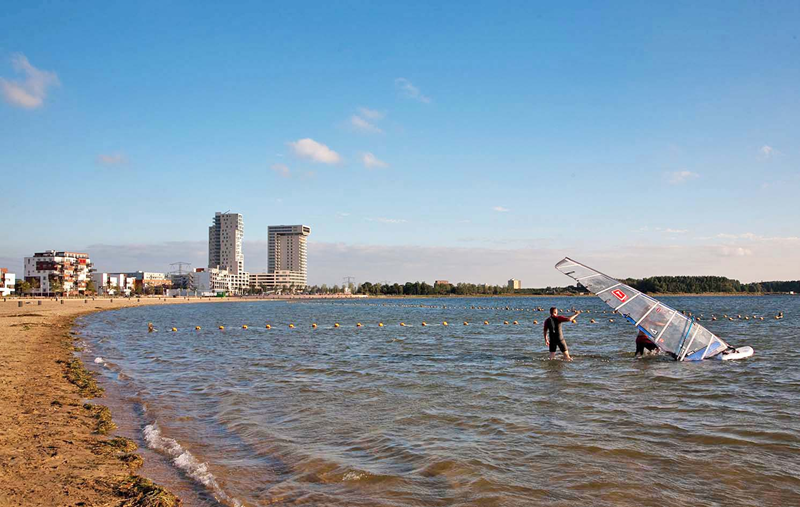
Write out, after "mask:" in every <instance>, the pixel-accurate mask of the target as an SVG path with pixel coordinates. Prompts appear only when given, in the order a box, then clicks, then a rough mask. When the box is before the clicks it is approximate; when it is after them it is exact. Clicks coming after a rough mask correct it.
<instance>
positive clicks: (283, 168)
mask: <svg viewBox="0 0 800 507" xmlns="http://www.w3.org/2000/svg"><path fill="white" fill-rule="evenodd" d="M270 169H272V170H273V171H275V172H276V173H278V174H279V175H281V176H282V177H284V178H289V177H291V175H292V172H291V171H290V170H289V166H287V165H286V164H272V165H271V166H270Z"/></svg>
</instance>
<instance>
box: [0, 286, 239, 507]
mask: <svg viewBox="0 0 800 507" xmlns="http://www.w3.org/2000/svg"><path fill="white" fill-rule="evenodd" d="M199 301H201V300H200V299H199V298H189V299H184V298H174V299H156V298H141V299H140V300H138V301H137V299H130V300H126V299H113V300H109V299H100V298H98V299H96V300H92V299H88V300H83V299H80V300H65V301H64V302H63V304H62V303H61V302H60V301H54V300H41V304H39V300H23V301H22V302H23V306H22V307H20V306H19V304H18V303H19V301H18V300H15V299H9V300H7V301H0V505H3V506H26V507H27V506H56V505H64V506H66V505H70V506H72V505H83V506H99V505H125V506H134V505H141V504H142V503H141V502H142V501H143V498H144V496H145V495H150V497H153V496H154V495H162V496H161V497H160V498H161V499H162V500H163V501H164V502H165V503H162V504H159V505H174V504H176V503H173V504H170V503H166V502H168V501H169V493H168V492H166V491H161V490H159V488H158V487H157V486H155V485H152V483H149V482H148V481H146V480H141V479H140V478H139V476H137V475H135V474H136V470H137V469H138V468H139V467H140V466H141V457H140V456H139V455H137V454H135V453H136V451H135V450H134V449H133V447H134V446H135V444H133V442H132V441H129V440H126V439H121V438H119V439H114V438H113V423H111V422H110V421H109V420H108V416H109V415H110V414H109V413H108V411H107V410H105V411H104V410H103V406H102V405H101V403H102V392H101V391H97V390H96V388H95V387H94V386H93V385H92V384H93V382H92V377H91V375H88V372H86V370H84V369H83V367H82V365H81V364H80V361H77V360H75V356H74V351H75V340H74V336H73V335H72V333H71V327H72V324H73V321H74V319H75V318H77V317H78V316H80V315H85V314H87V313H92V312H97V311H102V310H108V309H119V308H125V307H131V306H143V305H167V304H169V305H172V304H185V303H197V302H199ZM202 301H206V302H215V303H218V302H236V301H240V300H237V299H232V300H227V299H226V300H219V299H213V298H212V299H204V300H202ZM87 398H95V399H87ZM103 433H106V434H103ZM108 433H110V434H111V436H110V435H109V434H108ZM178 502H179V501H178Z"/></svg>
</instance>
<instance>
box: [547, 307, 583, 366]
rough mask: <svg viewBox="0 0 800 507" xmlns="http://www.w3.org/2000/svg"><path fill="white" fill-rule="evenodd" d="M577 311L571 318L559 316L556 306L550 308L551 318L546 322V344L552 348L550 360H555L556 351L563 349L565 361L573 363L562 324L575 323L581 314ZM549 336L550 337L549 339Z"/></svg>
mask: <svg viewBox="0 0 800 507" xmlns="http://www.w3.org/2000/svg"><path fill="white" fill-rule="evenodd" d="M580 313H581V312H580V311H576V312H575V313H574V314H572V316H570V317H564V316H561V315H559V314H558V308H556V307H555V306H554V307H552V308H550V317H548V318H547V319H545V321H544V329H543V332H544V343H545V345H547V346H548V347H549V348H550V359H555V357H556V349H561V353H562V354H563V355H564V359H565V360H567V361H572V358H571V357H570V355H569V349H568V348H567V341H566V340H564V333H563V332H562V331H561V324H563V323H564V322H574V321H575V318H576V317H577V316H578V315H579V314H580ZM548 335H549V337H548Z"/></svg>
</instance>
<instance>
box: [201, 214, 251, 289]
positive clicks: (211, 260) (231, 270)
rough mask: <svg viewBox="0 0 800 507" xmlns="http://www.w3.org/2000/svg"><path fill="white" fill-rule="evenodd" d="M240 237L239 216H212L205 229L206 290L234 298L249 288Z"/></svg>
mask: <svg viewBox="0 0 800 507" xmlns="http://www.w3.org/2000/svg"><path fill="white" fill-rule="evenodd" d="M243 237H244V220H243V219H242V215H240V214H239V213H220V212H217V213H216V214H215V215H214V224H213V225H211V226H210V227H209V228H208V273H209V274H208V276H209V290H211V291H213V292H227V293H234V294H235V293H238V292H241V291H242V289H245V288H247V287H249V286H250V274H249V273H247V272H246V271H245V270H244V253H243V252H242V238H243Z"/></svg>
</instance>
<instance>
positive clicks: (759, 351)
mask: <svg viewBox="0 0 800 507" xmlns="http://www.w3.org/2000/svg"><path fill="white" fill-rule="evenodd" d="M667 303H668V304H671V305H673V306H676V307H678V308H680V309H684V308H685V309H689V310H691V311H693V312H694V313H695V314H696V315H699V314H703V315H704V316H705V317H706V320H704V325H706V326H707V327H708V328H709V329H711V330H712V331H713V332H715V333H716V334H718V335H719V336H720V337H722V338H723V339H726V340H727V341H729V342H730V343H731V344H733V345H745V344H746V345H751V346H752V347H753V348H754V349H755V350H756V355H755V357H753V358H751V359H748V360H745V361H730V362H720V361H705V362H702V363H675V362H674V361H671V360H669V359H667V358H664V357H648V358H645V359H641V360H634V359H633V352H634V350H635V347H634V338H635V334H636V333H635V332H634V329H633V327H632V326H630V325H629V324H627V323H625V322H624V321H623V319H620V318H617V319H616V322H613V323H611V322H609V317H610V315H609V314H605V315H604V314H603V313H602V312H603V311H604V310H605V309H606V308H605V307H604V306H603V305H602V303H601V302H600V301H598V300H596V299H593V298H559V299H552V300H548V299H541V298H509V299H502V298H493V299H454V298H447V299H414V300H401V299H394V300H369V301H337V302H322V301H320V302H304V303H287V302H254V303H237V304H215V305H212V304H197V305H185V306H184V305H182V306H165V307H152V308H131V309H125V310H121V311H114V312H105V313H102V314H96V315H92V316H89V317H86V318H85V319H83V321H82V322H83V324H85V327H84V328H83V329H82V333H83V334H84V336H85V337H86V340H87V342H88V343H89V345H90V347H91V349H92V354H94V355H96V356H100V357H102V358H103V360H104V362H105V363H104V365H105V367H104V368H103V369H102V371H103V372H104V378H105V379H106V382H107V383H112V384H113V386H114V387H115V389H114V390H115V391H117V392H119V393H122V394H121V395H122V396H124V397H126V399H134V400H135V401H136V402H137V403H140V404H141V405H142V406H144V407H146V412H144V414H143V415H142V419H141V421H140V422H139V426H140V429H141V430H142V431H145V430H146V431H147V432H148V433H147V434H148V437H147V440H146V441H147V442H148V444H149V445H150V446H151V447H153V448H155V449H156V450H157V451H158V452H160V453H162V454H164V455H165V456H168V459H170V460H172V462H173V463H174V464H175V465H176V466H179V467H181V473H182V474H184V476H186V477H187V478H193V479H194V480H195V481H196V483H197V484H198V486H197V487H198V488H202V489H204V490H205V491H206V493H207V495H206V496H208V495H212V496H214V497H216V498H217V499H218V500H220V501H221V502H223V503H226V504H229V505H236V504H238V503H239V502H241V504H243V505H248V506H257V505H273V504H276V503H277V504H282V503H284V504H291V505H365V506H366V505H369V506H375V505H378V506H395V505H398V506H399V505H442V506H445V505H446V506H450V505H485V506H494V505H497V506H505V505H507V506H518V505H539V504H542V503H546V504H553V505H575V504H593V505H614V506H616V505H642V504H644V505H663V504H665V503H669V504H671V505H697V504H725V505H728V504H737V505H796V504H798V503H800V459H798V456H799V455H800V408H798V407H799V406H800V370H798V367H797V366H798V357H799V356H800V354H799V353H798V351H797V350H796V347H795V345H796V343H797V337H798V327H800V319H798V317H797V314H798V313H800V299H798V298H790V297H731V298H706V297H696V298H669V300H668V301H667ZM420 305H422V306H420ZM551 305H555V306H558V307H560V308H569V307H572V306H576V307H578V308H580V309H583V310H589V311H590V312H591V313H590V314H587V315H584V316H581V317H580V318H579V323H578V324H575V325H565V328H564V329H565V336H566V338H567V341H568V343H569V345H570V351H571V353H572V354H573V356H574V357H575V361H574V362H572V363H564V362H562V361H552V362H551V361H547V360H546V359H547V352H546V350H545V346H544V343H543V340H542V330H541V324H542V321H543V320H544V318H545V317H546V314H545V313H544V312H536V311H531V310H532V309H534V308H536V307H543V308H548V307H549V306H551ZM443 306H446V307H443ZM473 307H475V308H473ZM506 307H508V309H506ZM779 311H783V312H784V313H785V315H786V317H785V318H784V319H783V320H780V321H777V320H775V319H774V315H775V314H777V313H778V312H779ZM712 313H713V314H717V315H720V316H721V315H723V314H731V315H738V314H742V315H745V314H747V315H749V316H752V315H754V314H755V315H758V316H762V315H763V316H765V317H767V318H765V320H763V321H761V320H752V319H751V320H749V321H744V320H739V319H736V320H735V321H733V322H731V321H728V320H722V319H720V320H719V321H716V322H711V321H709V320H708V319H707V318H708V317H710V315H711V314H712ZM590 318H595V319H596V321H597V323H595V324H590V323H589V319H590ZM534 319H536V320H538V321H539V323H538V324H537V325H534V324H533V320H534ZM484 320H487V321H489V324H488V325H484V324H483V321H484ZM514 320H516V321H518V322H519V324H518V325H514V324H513V321H514ZM423 321H424V322H426V323H427V325H426V326H422V322H423ZM444 321H447V322H448V323H449V325H447V326H445V325H443V324H442V322H444ZM464 321H467V322H469V325H468V326H465V325H463V322H464ZM504 321H509V322H510V323H509V324H508V325H506V324H504V323H503V322H504ZM148 322H153V323H154V324H155V327H156V329H159V330H160V331H158V332H156V333H147V323H148ZM357 322H361V323H362V324H363V327H360V328H358V327H356V323H357ZM379 322H382V323H384V327H379V326H378V323H379ZM400 322H404V323H405V324H407V325H406V326H405V327H401V326H400V325H399V323H400ZM268 323H269V324H270V325H271V329H266V324H268ZM312 323H317V324H318V327H317V328H316V329H312V326H311V325H312ZM334 323H339V324H340V327H339V328H335V327H334ZM244 324H246V325H247V326H248V329H243V328H242V325H244ZM289 324H294V325H295V328H294V329H290V328H289ZM220 325H222V326H224V327H225V330H224V331H220V330H219V329H218V328H219V326H220ZM195 326H201V330H199V331H196V330H195ZM172 327H176V328H177V329H178V331H177V332H170V331H169V330H170V329H171V328H172Z"/></svg>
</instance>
